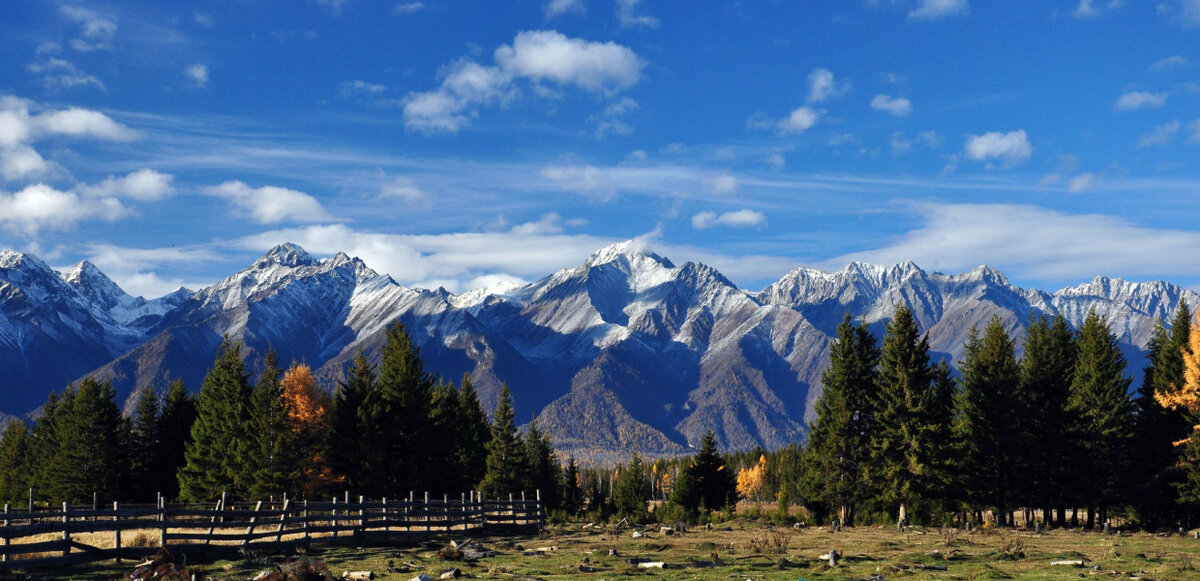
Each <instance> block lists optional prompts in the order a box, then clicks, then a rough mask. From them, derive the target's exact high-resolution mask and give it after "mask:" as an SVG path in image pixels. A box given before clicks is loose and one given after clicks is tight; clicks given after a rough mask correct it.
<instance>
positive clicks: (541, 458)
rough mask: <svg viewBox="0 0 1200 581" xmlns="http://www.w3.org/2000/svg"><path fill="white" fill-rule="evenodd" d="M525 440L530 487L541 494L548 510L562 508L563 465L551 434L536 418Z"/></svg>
mask: <svg viewBox="0 0 1200 581" xmlns="http://www.w3.org/2000/svg"><path fill="white" fill-rule="evenodd" d="M523 440H525V461H526V463H527V464H526V475H527V477H528V485H529V488H530V489H532V490H533V491H537V492H538V493H539V494H541V496H542V506H543V507H545V509H546V511H552V510H558V509H560V508H562V467H561V466H559V464H558V457H557V456H556V455H555V454H554V445H553V444H551V443H550V435H549V434H546V433H545V432H543V431H541V430H539V429H538V427H537V420H534V421H533V422H530V424H529V429H528V430H527V431H526V432H525V437H524V438H523Z"/></svg>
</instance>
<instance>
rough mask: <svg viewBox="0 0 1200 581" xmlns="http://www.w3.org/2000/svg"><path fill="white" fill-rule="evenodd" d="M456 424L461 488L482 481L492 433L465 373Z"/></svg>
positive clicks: (459, 394) (469, 378)
mask: <svg viewBox="0 0 1200 581" xmlns="http://www.w3.org/2000/svg"><path fill="white" fill-rule="evenodd" d="M458 421H459V425H458V426H457V427H456V428H455V430H454V434H455V439H456V441H457V443H458V445H457V449H456V451H455V455H456V457H457V460H456V462H455V463H456V464H457V465H458V466H459V467H460V468H459V469H460V470H461V471H462V477H463V484H464V487H465V488H470V487H472V486H474V485H475V484H476V483H477V482H479V481H480V480H482V479H483V474H484V473H485V472H486V471H487V455H488V454H487V445H488V440H490V439H491V435H492V434H491V426H490V425H489V424H488V419H487V414H486V413H484V411H483V405H482V404H480V403H479V395H478V394H476V393H475V384H474V383H473V382H472V381H471V376H470V375H468V374H463V378H462V384H461V385H460V387H459V389H458Z"/></svg>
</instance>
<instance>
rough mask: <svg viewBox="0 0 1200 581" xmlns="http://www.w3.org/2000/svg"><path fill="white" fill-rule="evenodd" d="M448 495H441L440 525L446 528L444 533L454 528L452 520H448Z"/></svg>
mask: <svg viewBox="0 0 1200 581" xmlns="http://www.w3.org/2000/svg"><path fill="white" fill-rule="evenodd" d="M450 515H451V512H450V495H449V494H447V493H444V492H443V493H442V523H444V526H445V527H446V532H450V530H451V529H453V528H454V519H452V518H450Z"/></svg>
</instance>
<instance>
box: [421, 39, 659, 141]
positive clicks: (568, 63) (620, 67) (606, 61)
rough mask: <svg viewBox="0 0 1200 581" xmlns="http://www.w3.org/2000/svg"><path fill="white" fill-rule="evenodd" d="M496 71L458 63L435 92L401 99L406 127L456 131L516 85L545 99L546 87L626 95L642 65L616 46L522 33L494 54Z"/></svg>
mask: <svg viewBox="0 0 1200 581" xmlns="http://www.w3.org/2000/svg"><path fill="white" fill-rule="evenodd" d="M493 58H494V60H495V63H496V64H495V66H484V65H481V64H479V63H476V62H473V61H470V60H466V59H464V60H460V61H458V62H456V63H454V64H452V65H451V66H450V67H448V68H447V70H446V71H445V72H444V74H443V79H442V83H441V86H440V87H439V88H438V89H436V90H433V91H427V92H419V93H410V94H409V95H408V96H407V97H406V98H405V104H404V123H405V126H406V127H408V128H409V129H415V130H418V131H423V132H426V133H435V132H450V133H453V132H457V131H459V130H460V129H462V128H463V127H465V126H466V125H468V124H469V123H470V121H471V119H472V118H474V117H476V116H477V115H478V109H479V108H480V107H482V106H487V105H491V104H494V103H503V102H509V101H511V100H512V99H514V98H515V97H516V96H517V95H519V94H520V90H521V87H520V86H519V85H518V84H517V83H518V81H521V80H524V81H528V82H530V83H532V84H533V86H534V88H535V89H536V90H535V91H534V92H535V93H536V94H539V95H548V94H550V91H547V90H544V88H545V87H544V83H551V84H553V85H555V86H557V87H560V88H568V87H573V88H578V89H582V90H584V91H587V92H592V93H597V94H601V95H614V94H616V93H619V92H621V91H624V90H626V89H628V88H630V87H632V86H633V85H634V84H636V83H637V82H638V81H639V80H640V79H641V74H642V69H643V68H644V67H645V63H644V62H643V61H642V59H641V58H640V57H638V56H637V54H636V53H634V52H633V51H632V50H631V49H629V48H627V47H625V46H622V45H619V44H616V43H614V42H592V41H587V40H583V39H578V38H568V37H567V36H565V35H563V34H560V33H558V32H555V31H552V30H536V31H524V32H520V33H518V34H517V36H516V37H515V38H514V39H513V43H512V44H511V45H502V46H500V47H499V48H497V49H496V50H495V52H494V54H493Z"/></svg>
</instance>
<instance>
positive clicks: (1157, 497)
mask: <svg viewBox="0 0 1200 581" xmlns="http://www.w3.org/2000/svg"><path fill="white" fill-rule="evenodd" d="M1191 324H1192V315H1191V312H1190V310H1189V309H1188V306H1187V303H1185V302H1183V301H1180V302H1179V309H1178V310H1177V311H1176V314H1175V318H1174V320H1173V321H1172V322H1171V330H1170V332H1168V331H1167V330H1166V329H1165V328H1163V326H1162V324H1161V323H1156V324H1155V326H1154V334H1153V336H1152V337H1151V338H1150V342H1149V345H1148V351H1149V352H1148V353H1147V357H1146V359H1147V361H1148V362H1149V365H1147V366H1146V367H1145V369H1144V370H1143V373H1144V375H1143V380H1142V385H1141V387H1139V388H1138V398H1137V399H1136V400H1135V401H1134V404H1135V429H1134V433H1135V435H1136V440H1137V444H1136V449H1137V460H1136V463H1135V466H1136V467H1135V469H1136V470H1137V472H1139V473H1141V474H1145V475H1147V476H1146V477H1145V478H1143V479H1141V481H1140V482H1139V483H1138V486H1137V489H1136V490H1135V491H1134V494H1133V498H1134V501H1135V505H1136V507H1137V512H1138V516H1139V517H1140V519H1141V520H1142V524H1143V526H1145V527H1147V528H1149V529H1151V530H1153V529H1156V528H1158V527H1160V526H1168V525H1173V524H1175V522H1177V521H1179V520H1181V519H1180V518H1179V517H1181V516H1182V515H1180V514H1178V513H1179V510H1178V507H1177V505H1176V503H1175V502H1174V501H1175V488H1176V486H1178V485H1179V484H1180V482H1181V480H1180V476H1181V475H1180V474H1179V472H1178V470H1176V465H1177V464H1178V463H1179V460H1180V451H1181V450H1180V448H1179V447H1177V446H1175V445H1174V444H1175V442H1177V441H1179V440H1183V439H1186V438H1187V437H1188V433H1189V432H1190V431H1191V423H1190V422H1188V420H1187V417H1185V415H1184V412H1183V410H1180V409H1174V410H1171V409H1166V408H1164V407H1162V406H1161V405H1159V403H1158V400H1157V399H1155V395H1160V394H1166V393H1169V392H1171V391H1172V386H1175V385H1183V383H1184V377H1183V352H1184V350H1186V349H1187V348H1188V335H1189V333H1190V330H1191Z"/></svg>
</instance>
